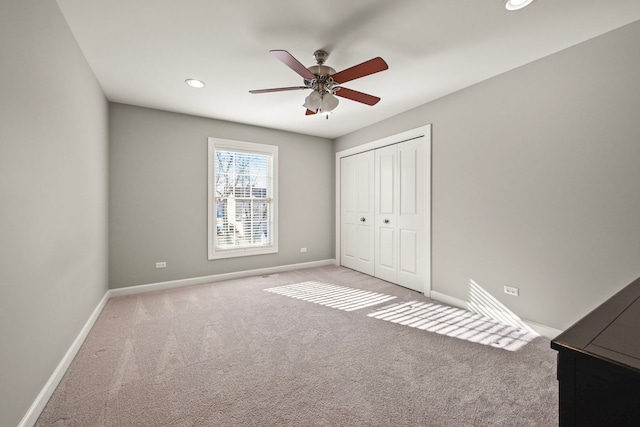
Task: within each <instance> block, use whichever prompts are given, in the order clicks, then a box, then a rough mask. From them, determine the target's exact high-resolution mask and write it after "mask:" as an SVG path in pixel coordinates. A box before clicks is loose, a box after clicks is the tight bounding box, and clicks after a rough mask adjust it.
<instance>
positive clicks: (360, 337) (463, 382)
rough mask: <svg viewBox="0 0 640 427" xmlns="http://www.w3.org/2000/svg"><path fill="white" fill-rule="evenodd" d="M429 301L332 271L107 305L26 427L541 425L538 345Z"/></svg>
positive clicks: (544, 364) (546, 389)
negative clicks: (460, 320) (455, 319)
mask: <svg viewBox="0 0 640 427" xmlns="http://www.w3.org/2000/svg"><path fill="white" fill-rule="evenodd" d="M310 282H313V283H316V284H318V283H319V284H320V285H322V286H324V288H323V287H322V286H320V287H318V286H310V285H308V283H310ZM301 284H302V288H300V286H301ZM291 285H296V286H297V287H294V288H291V287H290V286H291ZM327 286H329V287H330V286H335V288H327ZM274 289H275V291H274ZM267 290H268V291H267ZM310 293H311V295H310ZM358 298H360V300H358ZM376 299H377V300H379V301H380V302H379V303H377V304H376V303H375V302H376ZM358 301H362V302H361V303H360V302H358ZM358 304H360V305H362V306H361V307H360V306H358ZM345 307H348V308H349V309H348V310H347V309H345ZM354 307H355V308H354ZM397 307H401V308H402V310H405V311H406V310H409V312H410V315H406V312H405V311H398V309H397ZM440 307H442V306H441V305H437V306H436V305H434V304H433V301H431V300H429V299H428V298H425V297H424V296H421V295H420V294H418V293H415V292H413V291H410V290H407V289H404V288H401V287H398V286H395V285H392V284H390V283H387V282H384V281H381V280H377V279H375V278H372V277H369V276H366V275H362V274H359V273H357V272H354V271H352V270H349V269H345V268H342V267H336V266H328V267H322V268H314V269H308V270H299V271H293V272H287V273H281V274H279V275H272V276H267V277H252V278H247V279H240V280H232V281H227V282H219V283H213V284H209V285H202V286H194V287H189V288H180V289H174V290H169V291H162V292H155V293H149V294H141V295H136V296H131V297H120V298H114V299H111V300H110V301H109V302H108V304H107V306H106V307H105V309H104V310H103V312H102V314H101V315H100V317H99V319H98V321H97V322H96V324H95V326H94V328H93V329H92V331H91V332H90V334H89V336H88V337H87V340H86V341H85V343H84V345H83V346H82V348H81V350H80V352H79V353H78V355H77V357H76V358H75V360H74V361H73V363H72V365H71V367H70V368H69V370H68V371H67V373H66V375H65V376H64V378H63V380H62V382H61V383H60V385H59V387H58V389H57V390H56V391H55V393H54V395H53V396H52V398H51V400H50V401H49V403H48V405H47V407H46V408H45V409H44V411H43V413H42V414H41V416H40V418H39V420H38V423H37V425H38V426H82V427H86V426H154V427H155V426H394V427H395V426H509V427H513V426H555V425H557V421H556V420H557V410H558V404H557V382H556V379H555V360H556V359H555V352H554V351H552V350H551V349H550V348H549V342H548V340H546V339H544V338H533V337H528V336H526V334H525V333H522V334H520V335H518V337H520V338H519V341H518V342H519V343H520V342H521V341H522V343H521V345H519V346H518V347H517V348H515V347H514V348H512V349H511V350H512V351H508V350H507V349H505V348H500V347H501V346H504V345H506V344H505V343H506V341H504V340H505V339H507V341H509V342H515V341H513V339H511V338H509V337H511V336H513V332H514V331H513V328H511V329H509V328H506V329H505V328H502V327H498V326H496V325H495V324H493V326H491V325H489V326H487V325H485V323H486V322H485V323H482V322H480V321H479V320H482V319H478V317H477V316H476V317H474V316H473V315H468V316H466V317H465V320H464V327H465V328H466V332H465V333H464V334H463V333H459V334H458V335H459V336H458V337H456V336H455V335H456V334H455V333H454V334H450V333H449V334H447V333H442V331H460V330H461V328H462V326H461V325H462V324H459V325H456V326H452V315H451V313H453V311H446V307H445V308H444V309H443V308H440ZM389 313H391V314H389ZM403 313H404V314H403ZM458 314H459V313H458ZM385 317H386V319H384V318H385ZM463 317H464V316H463ZM405 319H410V320H405ZM438 319H440V321H441V322H442V323H441V324H440V326H438V324H437V321H438ZM385 320H388V321H385ZM424 325H429V327H426V326H425V327H421V326H424ZM434 325H436V326H434ZM478 325H480V326H478ZM482 325H484V326H482ZM452 335H453V336H452ZM477 336H482V341H483V342H472V341H470V340H468V339H462V338H469V337H477ZM487 336H491V337H492V338H487ZM496 337H497V338H496ZM523 337H525V338H526V339H525V340H523V339H522V338H523ZM477 341H478V340H477Z"/></svg>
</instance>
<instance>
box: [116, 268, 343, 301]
mask: <svg viewBox="0 0 640 427" xmlns="http://www.w3.org/2000/svg"><path fill="white" fill-rule="evenodd" d="M334 264H336V260H334V259H325V260H321V261H312V262H303V263H300V264H289V265H279V266H277V267H265V268H257V269H255V270H244V271H236V272H233V273H222V274H213V275H211V276H202V277H192V278H189V279H180V280H171V281H167V282H158V283H150V284H147V285H137V286H129V287H126V288H117V289H111V290H109V297H110V298H113V297H121V296H125V295H136V294H142V293H145V292H154V291H163V290H166V289H173V288H181V287H184V286H193V285H204V284H205V283H212V282H221V281H223V280H233V279H241V278H243V277H251V276H261V275H264V274H274V273H282V272H285V271H290V270H302V269H304V268H312V267H322V266H325V265H334Z"/></svg>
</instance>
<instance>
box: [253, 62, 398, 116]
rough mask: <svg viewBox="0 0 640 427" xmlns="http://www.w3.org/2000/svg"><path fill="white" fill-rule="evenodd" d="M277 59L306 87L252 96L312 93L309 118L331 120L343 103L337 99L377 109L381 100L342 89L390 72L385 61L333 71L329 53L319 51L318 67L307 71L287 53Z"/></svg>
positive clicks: (279, 89)
mask: <svg viewBox="0 0 640 427" xmlns="http://www.w3.org/2000/svg"><path fill="white" fill-rule="evenodd" d="M270 52H271V54H273V55H274V56H275V57H276V58H278V59H279V60H280V61H282V62H283V63H284V64H285V65H286V66H288V67H289V68H291V69H292V70H293V71H295V72H296V73H298V74H299V75H300V76H301V77H302V78H303V83H304V86H293V87H282V88H273V89H257V90H250V91H249V92H250V93H254V94H258V93H270V92H281V91H289V90H304V89H311V91H312V92H311V93H310V94H309V95H308V96H307V97H306V98H305V100H304V104H303V107H305V108H306V115H312V114H322V115H325V116H326V117H327V118H329V114H331V112H332V111H333V110H334V109H335V108H336V107H337V106H338V104H339V102H340V100H339V99H338V98H336V96H339V97H342V98H347V99H351V100H352V101H356V102H360V103H363V104H366V105H375V104H377V103H378V101H380V98H378V97H377V96H373V95H368V94H366V93H362V92H358V91H355V90H351V89H347V88H345V87H343V86H341V84H342V83H345V82H348V81H351V80H355V79H358V78H360V77H364V76H368V75H370V74H374V73H378V72H380V71H384V70H386V69H388V68H389V66H388V65H387V63H386V62H385V61H384V60H383V59H382V58H379V57H378V58H374V59H371V60H369V61H365V62H363V63H361V64H358V65H355V66H353V67H351V68H347V69H346V70H343V71H340V72H336V70H334V69H333V68H331V67H329V66H327V65H324V63H325V61H326V60H327V58H328V57H329V53H328V52H326V51H324V50H316V51H315V52H314V53H313V56H314V57H315V59H316V62H317V65H313V66H311V67H309V68H306V67H305V66H304V65H302V63H300V61H298V60H297V59H296V58H294V57H293V55H291V54H290V53H289V52H287V51H286V50H271V51H270Z"/></svg>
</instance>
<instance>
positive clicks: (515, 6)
mask: <svg viewBox="0 0 640 427" xmlns="http://www.w3.org/2000/svg"><path fill="white" fill-rule="evenodd" d="M533 1H534V0H507V1H506V2H505V3H504V7H505V8H506V9H507V10H520V9H522V8H524V7H527V6H529V5H530V4H531V3H533Z"/></svg>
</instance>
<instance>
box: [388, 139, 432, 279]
mask: <svg viewBox="0 0 640 427" xmlns="http://www.w3.org/2000/svg"><path fill="white" fill-rule="evenodd" d="M424 142H425V141H424V137H422V138H417V139H414V140H411V141H406V142H402V143H400V144H398V171H399V181H400V183H399V191H398V200H399V206H398V217H397V218H398V219H397V223H398V224H397V226H398V240H399V242H398V248H399V249H398V250H399V256H398V258H399V265H398V281H397V282H396V283H398V284H399V285H402V286H405V287H408V288H411V289H415V290H417V291H420V292H424V280H425V274H426V269H425V268H424V266H425V264H426V263H425V262H420V260H421V259H423V258H424V257H425V256H426V253H425V245H426V244H427V242H426V230H427V219H428V217H429V216H428V213H427V212H426V209H427V206H426V203H425V186H426V185H427V184H426V181H425V173H426V172H425V168H426V167H427V165H426V164H425V150H426V147H425V145H426V144H425V143H424Z"/></svg>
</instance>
